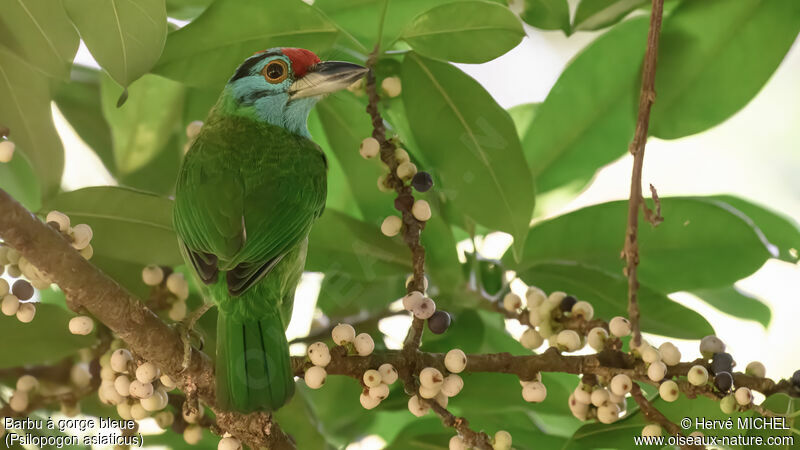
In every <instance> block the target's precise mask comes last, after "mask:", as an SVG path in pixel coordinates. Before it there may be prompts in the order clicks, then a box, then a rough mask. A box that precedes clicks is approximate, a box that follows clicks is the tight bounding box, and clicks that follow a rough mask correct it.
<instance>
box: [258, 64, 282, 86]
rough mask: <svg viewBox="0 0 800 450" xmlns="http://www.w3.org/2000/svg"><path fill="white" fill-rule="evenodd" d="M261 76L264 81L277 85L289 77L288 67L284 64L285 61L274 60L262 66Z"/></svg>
mask: <svg viewBox="0 0 800 450" xmlns="http://www.w3.org/2000/svg"><path fill="white" fill-rule="evenodd" d="M261 74H262V75H264V79H266V80H267V81H269V82H270V83H272V84H278V83H280V82H282V81H283V80H285V79H286V77H288V76H289V66H288V65H287V64H286V61H284V60H282V59H276V60H275V61H272V62H271V63H269V64H267V65H266V66H264V68H263V69H261Z"/></svg>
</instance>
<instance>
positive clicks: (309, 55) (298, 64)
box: [281, 47, 319, 78]
mask: <svg viewBox="0 0 800 450" xmlns="http://www.w3.org/2000/svg"><path fill="white" fill-rule="evenodd" d="M281 51H282V52H283V54H284V55H286V56H287V57H288V58H289V60H290V61H291V62H292V70H293V71H294V76H295V77H296V78H300V77H302V76H303V75H305V74H306V72H308V68H309V67H311V66H313V65H314V64H317V63H319V57H318V56H317V55H315V54H314V52H312V51H309V50H306V49H304V48H292V47H284V48H282V49H281Z"/></svg>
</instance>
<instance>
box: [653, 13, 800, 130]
mask: <svg viewBox="0 0 800 450" xmlns="http://www.w3.org/2000/svg"><path fill="white" fill-rule="evenodd" d="M798 31H800V2H797V1H796V0H742V1H737V2H735V3H731V2H729V1H725V0H708V1H702V2H681V4H680V5H679V6H678V7H677V8H675V10H674V11H673V13H672V14H671V15H670V16H669V18H668V19H667V20H666V21H665V22H664V27H663V29H662V31H661V44H660V45H659V49H658V73H657V75H656V92H658V99H657V100H656V102H655V104H654V105H653V112H652V117H651V119H650V132H651V133H652V134H653V135H654V136H657V137H659V138H662V139H676V138H679V137H683V136H688V135H690V134H694V133H699V132H701V131H703V130H707V129H709V128H711V127H712V126H714V125H716V124H718V123H720V122H722V121H724V120H726V119H727V118H729V117H730V116H732V115H733V114H734V113H736V112H737V111H739V110H740V109H741V108H742V107H744V106H745V105H746V104H747V103H748V102H749V101H750V100H751V99H752V98H753V97H754V96H755V95H756V94H757V93H758V91H759V90H761V88H762V87H763V86H764V84H765V83H766V82H767V80H768V79H769V77H770V76H771V75H772V73H773V72H774V71H775V69H776V68H777V67H778V65H779V64H780V63H781V61H783V57H784V55H786V52H788V51H789V48H790V47H791V46H792V43H793V42H794V41H795V38H796V37H797V33H798Z"/></svg>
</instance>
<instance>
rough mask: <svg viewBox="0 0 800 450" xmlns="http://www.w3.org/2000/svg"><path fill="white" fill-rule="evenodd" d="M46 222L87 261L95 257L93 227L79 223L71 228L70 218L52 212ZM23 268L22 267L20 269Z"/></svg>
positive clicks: (60, 213) (48, 214)
mask: <svg viewBox="0 0 800 450" xmlns="http://www.w3.org/2000/svg"><path fill="white" fill-rule="evenodd" d="M45 222H47V224H48V225H50V226H51V227H52V228H54V229H55V230H58V232H59V233H61V235H62V236H64V237H65V238H66V239H67V240H68V241H69V242H70V243H71V244H72V247H73V248H74V249H75V250H78V252H79V253H80V254H81V256H83V257H84V258H86V259H91V258H92V255H94V249H93V248H92V244H91V241H92V237H93V235H94V234H93V232H92V227H90V226H89V225H87V224H85V223H79V224H77V225H75V226H70V220H69V216H67V215H66V214H64V213H62V212H59V211H50V212H49V213H47V217H46V218H45ZM20 268H22V267H20Z"/></svg>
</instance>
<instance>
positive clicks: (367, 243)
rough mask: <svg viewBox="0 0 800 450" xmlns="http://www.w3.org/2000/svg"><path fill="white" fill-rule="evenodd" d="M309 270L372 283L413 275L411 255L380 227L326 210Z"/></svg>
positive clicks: (314, 235)
mask: <svg viewBox="0 0 800 450" xmlns="http://www.w3.org/2000/svg"><path fill="white" fill-rule="evenodd" d="M306 270H309V271H314V272H325V273H344V274H347V275H348V276H351V277H353V278H357V279H360V280H367V281H372V280H376V279H378V278H382V277H388V276H393V275H397V274H405V273H408V272H410V270H411V252H409V251H408V249H407V248H406V247H405V245H403V244H402V242H401V241H400V240H399V239H390V238H387V237H386V236H384V235H383V234H381V231H380V228H379V227H378V226H375V225H371V224H369V223H366V222H362V221H360V220H358V219H354V218H352V217H350V216H348V215H346V214H344V213H342V212H339V211H334V210H326V211H325V213H324V214H323V215H322V217H320V219H319V220H318V221H317V223H316V224H314V227H313V228H312V229H311V235H310V236H309V243H308V261H307V263H306Z"/></svg>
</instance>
